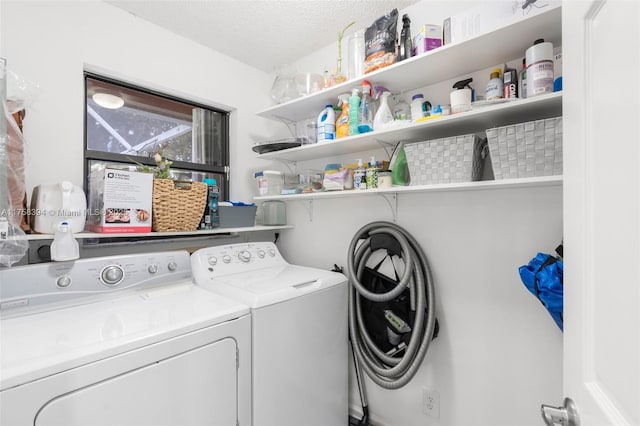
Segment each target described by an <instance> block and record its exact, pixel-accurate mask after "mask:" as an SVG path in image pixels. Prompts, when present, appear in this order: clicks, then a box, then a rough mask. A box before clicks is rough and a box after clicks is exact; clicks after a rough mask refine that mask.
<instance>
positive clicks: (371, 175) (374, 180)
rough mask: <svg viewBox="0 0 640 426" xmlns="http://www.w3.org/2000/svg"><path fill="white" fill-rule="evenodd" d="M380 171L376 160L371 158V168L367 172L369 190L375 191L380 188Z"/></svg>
mask: <svg viewBox="0 0 640 426" xmlns="http://www.w3.org/2000/svg"><path fill="white" fill-rule="evenodd" d="M379 171H380V169H379V168H378V165H377V163H376V158H375V157H371V159H370V160H369V167H367V169H366V170H365V174H366V180H367V189H373V188H377V187H378V172H379Z"/></svg>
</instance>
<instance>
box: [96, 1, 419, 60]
mask: <svg viewBox="0 0 640 426" xmlns="http://www.w3.org/2000/svg"><path fill="white" fill-rule="evenodd" d="M105 1H106V2H107V3H110V4H112V5H114V6H116V7H119V8H121V9H123V10H125V11H127V12H130V13H132V14H134V15H136V16H138V17H140V18H142V19H144V20H147V21H149V22H152V23H154V24H156V25H159V26H161V27H163V28H166V29H168V30H170V31H171V32H173V33H176V34H179V35H181V36H183V37H186V38H188V39H191V40H193V41H195V42H198V43H200V44H202V45H204V46H207V47H210V48H212V49H214V50H217V51H219V52H221V53H224V54H226V55H228V56H230V57H232V58H235V59H237V60H238V61H241V62H244V63H245V64H248V65H251V66H253V67H255V68H258V69H261V70H263V71H265V72H271V71H273V69H274V68H275V67H276V66H277V65H280V64H286V63H291V62H294V61H296V60H298V59H300V58H302V57H304V56H305V55H307V54H309V53H311V52H313V51H316V50H318V49H320V48H323V47H325V46H328V45H329V44H331V43H334V42H336V41H337V39H338V33H339V32H340V31H341V30H342V29H343V28H344V27H345V26H346V25H347V24H348V23H349V22H351V21H356V25H354V26H353V27H352V28H350V29H349V30H348V31H347V34H349V33H350V32H352V31H353V29H355V28H363V27H366V26H369V25H371V24H372V23H373V21H374V20H375V19H377V18H378V17H380V16H382V15H384V14H385V13H387V12H389V11H391V10H392V9H393V8H394V7H395V8H397V9H398V10H402V9H404V8H406V7H407V6H410V5H412V4H414V3H417V2H418V1H419V0H105ZM400 25H401V23H400Z"/></svg>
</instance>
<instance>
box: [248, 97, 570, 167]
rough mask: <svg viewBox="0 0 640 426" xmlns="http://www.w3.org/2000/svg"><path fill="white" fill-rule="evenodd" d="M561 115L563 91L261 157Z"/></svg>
mask: <svg viewBox="0 0 640 426" xmlns="http://www.w3.org/2000/svg"><path fill="white" fill-rule="evenodd" d="M561 115H562V92H556V93H551V94H548V95H541V96H536V97H534V98H529V99H516V100H513V101H509V102H504V103H498V104H494V105H491V106H483V107H478V108H475V107H474V109H472V110H471V111H467V112H463V113H460V114H454V115H448V116H442V117H440V118H435V119H432V120H427V121H424V122H420V123H411V124H407V125H406V126H403V127H397V128H391V129H383V130H374V131H373V132H369V133H363V134H359V135H355V136H348V137H345V138H341V139H336V140H334V141H331V142H322V143H318V144H311V145H303V146H300V147H296V148H289V149H284V150H281V151H272V152H268V153H264V154H261V155H260V156H259V157H260V158H263V159H274V160H285V161H304V160H312V159H316V158H325V157H332V156H339V155H344V154H353V153H356V152H362V151H366V150H368V149H369V150H370V149H376V148H379V147H380V145H381V144H382V145H388V146H393V145H395V144H396V143H397V142H398V141H405V142H415V141H420V140H426V139H436V138H440V137H445V136H450V135H453V134H465V133H475V132H478V131H482V130H484V129H489V128H492V127H499V126H504V125H508V124H512V123H517V122H523V121H532V120H541V119H545V118H551V117H558V116H561Z"/></svg>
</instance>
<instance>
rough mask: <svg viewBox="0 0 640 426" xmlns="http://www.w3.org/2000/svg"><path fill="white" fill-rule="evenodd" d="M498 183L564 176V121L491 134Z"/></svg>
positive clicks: (534, 123)
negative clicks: (503, 180) (509, 180)
mask: <svg viewBox="0 0 640 426" xmlns="http://www.w3.org/2000/svg"><path fill="white" fill-rule="evenodd" d="M487 138H488V140H489V153H490V155H491V165H492V167H493V175H494V178H495V179H515V178H524V177H534V176H556V175H561V174H562V117H556V118H548V119H546V120H537V121H529V122H526V123H519V124H513V125H510V126H503V127H496V128H494V129H488V130H487Z"/></svg>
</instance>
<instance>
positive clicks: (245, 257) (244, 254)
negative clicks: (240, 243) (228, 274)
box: [238, 250, 251, 263]
mask: <svg viewBox="0 0 640 426" xmlns="http://www.w3.org/2000/svg"><path fill="white" fill-rule="evenodd" d="M238 259H240V261H242V262H243V263H249V261H250V260H251V252H250V251H248V250H242V251H240V252H239V253H238Z"/></svg>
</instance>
